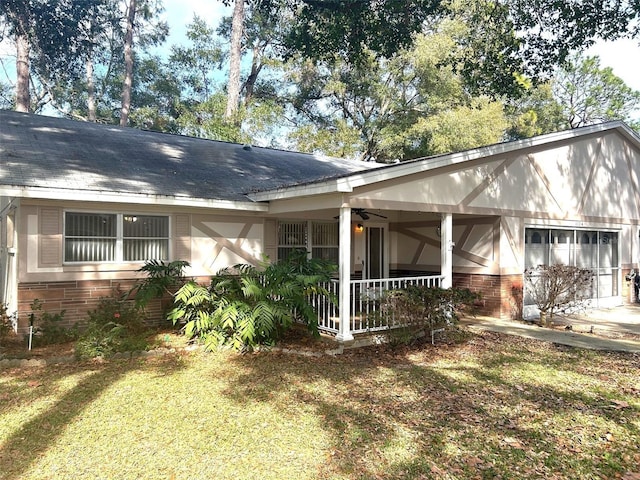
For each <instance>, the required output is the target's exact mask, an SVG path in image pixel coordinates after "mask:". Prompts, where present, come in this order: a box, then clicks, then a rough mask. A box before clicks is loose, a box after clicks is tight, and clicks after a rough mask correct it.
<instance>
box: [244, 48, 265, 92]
mask: <svg viewBox="0 0 640 480" xmlns="http://www.w3.org/2000/svg"><path fill="white" fill-rule="evenodd" d="M258 55H259V54H258V52H257V51H256V49H254V51H253V60H252V61H251V73H250V74H249V76H248V77H247V81H246V82H244V104H245V105H249V102H250V101H251V97H252V96H253V88H254V87H255V85H256V81H257V80H258V74H259V73H260V70H262V63H260V61H259V59H258Z"/></svg>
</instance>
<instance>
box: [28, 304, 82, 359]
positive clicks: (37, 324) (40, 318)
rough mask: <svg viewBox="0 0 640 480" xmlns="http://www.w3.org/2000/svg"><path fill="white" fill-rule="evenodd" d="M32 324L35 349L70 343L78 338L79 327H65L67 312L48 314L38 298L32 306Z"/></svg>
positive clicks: (32, 343)
mask: <svg viewBox="0 0 640 480" xmlns="http://www.w3.org/2000/svg"><path fill="white" fill-rule="evenodd" d="M30 307H31V314H30V322H31V324H32V325H33V337H32V342H31V345H32V346H34V347H38V346H44V345H53V344H58V343H65V342H70V341H73V340H75V339H76V338H78V326H77V325H74V326H73V327H71V328H69V327H67V326H63V325H62V323H63V322H64V315H65V310H62V311H61V312H58V313H51V312H46V311H44V310H43V308H42V302H40V300H38V299H37V298H36V299H35V300H34V301H33V303H32V304H31V305H30Z"/></svg>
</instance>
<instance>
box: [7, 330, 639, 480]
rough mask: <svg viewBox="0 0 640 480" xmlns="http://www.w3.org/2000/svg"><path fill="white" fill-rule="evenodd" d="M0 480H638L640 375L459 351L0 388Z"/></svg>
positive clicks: (39, 376) (105, 367) (43, 379)
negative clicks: (481, 479) (542, 479)
mask: <svg viewBox="0 0 640 480" xmlns="http://www.w3.org/2000/svg"><path fill="white" fill-rule="evenodd" d="M0 415H1V419H0V478H2V479H16V480H17V479H20V480H22V479H36V478H37V479H94V478H95V479H185V480H192V479H234V480H242V479H261V480H262V479H316V478H319V479H356V478H357V479H392V478H413V479H424V478H434V479H448V478H451V479H455V478H492V479H497V478H503V479H506V478H514V479H517V478H522V479H530V478H545V479H552V478H556V479H560V478H566V479H600V478H602V479H610V478H626V479H634V478H635V479H637V478H640V466H639V465H640V449H639V447H638V445H640V357H639V356H638V355H633V354H610V353H598V352H591V351H583V350H572V349H568V348H564V347H558V346H554V345H550V344H545V343H538V342H533V341H529V340H524V339H518V338H514V337H507V336H501V335H498V334H491V333H485V334H482V335H478V336H469V337H468V338H467V339H466V340H465V341H464V342H463V343H460V344H457V345H449V346H446V345H443V346H437V347H432V346H430V345H427V346H424V347H421V348H415V349H411V350H406V349H400V350H389V349H386V348H382V347H380V348H369V349H362V350H359V351H356V352H351V353H348V354H345V355H342V356H338V357H335V358H332V357H322V358H312V357H305V356H298V355H292V354H283V353H275V352H271V353H258V354H250V355H244V356H242V355H237V354H233V353H213V354H203V353H201V352H196V353H190V354H189V353H184V354H173V355H167V356H164V357H159V358H148V359H134V360H119V361H110V362H105V363H82V364H72V365H58V366H49V367H46V368H39V369H26V370H25V369H22V370H5V371H2V372H0Z"/></svg>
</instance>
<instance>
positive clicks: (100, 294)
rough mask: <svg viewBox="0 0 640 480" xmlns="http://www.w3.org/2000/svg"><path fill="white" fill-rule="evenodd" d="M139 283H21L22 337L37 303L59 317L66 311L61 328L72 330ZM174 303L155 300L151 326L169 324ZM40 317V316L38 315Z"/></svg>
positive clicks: (149, 313) (149, 314) (148, 310)
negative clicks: (168, 314)
mask: <svg viewBox="0 0 640 480" xmlns="http://www.w3.org/2000/svg"><path fill="white" fill-rule="evenodd" d="M134 284H135V281H131V280H129V281H119V280H76V281H69V282H37V283H20V285H19V286H18V319H19V323H18V333H26V332H27V331H28V328H29V316H30V314H31V313H32V309H31V305H32V304H33V302H34V301H35V300H36V299H37V300H38V301H40V303H41V304H42V309H43V310H44V311H46V312H49V313H52V314H55V313H61V312H63V311H64V318H63V321H62V323H61V324H60V326H61V327H67V328H70V327H72V326H74V325H76V324H78V325H79V326H81V325H83V324H84V323H86V321H87V319H88V314H87V312H89V311H91V310H95V309H96V308H97V307H98V304H99V303H100V301H101V300H102V299H103V298H107V297H113V296H116V295H117V296H119V295H120V294H122V293H126V292H127V291H128V290H130V289H131V288H132V287H133V286H134ZM170 305H171V302H170V299H164V300H162V301H161V300H153V301H151V302H150V303H149V305H148V306H147V308H146V315H147V322H148V323H149V324H150V325H161V324H164V323H165V322H166V320H165V315H164V314H165V312H166V311H167V310H168V308H169V307H170ZM36 316H37V313H36Z"/></svg>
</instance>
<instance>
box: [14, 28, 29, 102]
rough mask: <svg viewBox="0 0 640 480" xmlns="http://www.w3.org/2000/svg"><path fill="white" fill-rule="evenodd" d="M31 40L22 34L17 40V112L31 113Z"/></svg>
mask: <svg viewBox="0 0 640 480" xmlns="http://www.w3.org/2000/svg"><path fill="white" fill-rule="evenodd" d="M29 50H30V44H29V38H28V37H27V35H26V34H20V35H18V36H17V38H16V54H17V57H16V111H18V112H30V111H31V95H30V92H29Z"/></svg>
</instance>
